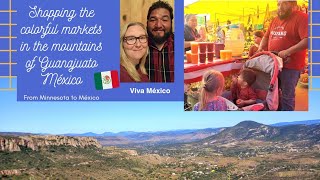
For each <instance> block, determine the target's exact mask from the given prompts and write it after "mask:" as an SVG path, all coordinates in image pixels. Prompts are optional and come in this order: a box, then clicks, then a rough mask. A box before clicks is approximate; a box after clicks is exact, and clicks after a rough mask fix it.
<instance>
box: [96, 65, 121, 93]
mask: <svg viewBox="0 0 320 180" xmlns="http://www.w3.org/2000/svg"><path fill="white" fill-rule="evenodd" d="M94 81H95V84H96V89H97V90H103V89H112V88H117V87H119V78H118V71H116V70H114V71H104V72H98V73H94Z"/></svg>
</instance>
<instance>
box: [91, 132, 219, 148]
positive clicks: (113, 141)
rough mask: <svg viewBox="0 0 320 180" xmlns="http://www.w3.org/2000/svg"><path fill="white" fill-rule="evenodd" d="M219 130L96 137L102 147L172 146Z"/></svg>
mask: <svg viewBox="0 0 320 180" xmlns="http://www.w3.org/2000/svg"><path fill="white" fill-rule="evenodd" d="M220 130H221V128H216V129H212V128H207V129H195V130H175V131H159V132H120V133H115V134H113V135H108V136H97V137H96V138H97V140H98V141H99V142H100V143H101V144H102V145H103V146H113V145H116V146H121V145H133V144H149V145H153V144H173V143H186V142H194V141H198V140H201V139H203V138H206V137H208V136H211V135H214V134H216V133H218V132H220Z"/></svg>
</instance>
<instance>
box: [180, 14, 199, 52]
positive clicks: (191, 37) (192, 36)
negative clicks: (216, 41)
mask: <svg viewBox="0 0 320 180" xmlns="http://www.w3.org/2000/svg"><path fill="white" fill-rule="evenodd" d="M197 26H198V22H197V17H196V15H195V14H187V15H186V16H185V26H184V50H185V51H188V50H190V47H191V44H190V42H201V41H203V39H202V37H201V36H200V34H199V33H198V31H197V29H196V27H197Z"/></svg>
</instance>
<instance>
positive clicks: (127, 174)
mask: <svg viewBox="0 0 320 180" xmlns="http://www.w3.org/2000/svg"><path fill="white" fill-rule="evenodd" d="M200 132H201V130H197V133H194V132H190V131H183V132H178V133H175V132H163V134H161V133H146V134H144V135H143V133H134V132H130V133H125V136H126V137H127V138H128V137H131V138H134V139H135V141H134V143H131V144H130V142H129V143H128V146H127V147H125V148H119V147H115V146H108V147H101V145H100V144H99V143H98V141H97V140H95V139H93V138H92V137H69V136H40V135H27V134H19V135H15V136H14V135H13V134H10V135H8V134H5V135H0V147H1V151H0V157H1V158H0V179H139V180H140V179H248V180H249V179H250V180H251V179H287V180H292V179H319V177H320V141H319V139H320V138H319V137H320V126H319V124H318V123H316V124H312V123H311V124H308V125H304V124H301V123H300V124H284V125H280V126H279V125H277V126H270V125H264V124H260V123H256V122H253V121H244V122H241V123H239V124H237V125H235V126H233V127H228V128H221V129H220V130H219V132H217V133H213V134H212V135H210V136H204V138H203V139H200V140H198V141H191V142H185V141H184V138H181V140H182V141H172V139H173V138H174V137H175V136H176V137H184V136H185V135H190V134H199V133H200ZM202 132H206V133H207V134H208V132H209V131H208V130H205V131H202ZM0 134H1V133H0ZM90 135H93V134H90ZM169 136H171V138H168V139H169V142H179V143H162V144H154V143H149V142H154V141H149V140H151V139H158V138H159V137H162V138H163V139H166V138H164V137H169ZM113 137H114V136H113ZM139 139H140V143H137V142H139V141H138V140H139ZM177 139H179V138H177ZM104 140H106V139H104ZM114 140H115V141H116V139H114ZM183 142H184V143H183Z"/></svg>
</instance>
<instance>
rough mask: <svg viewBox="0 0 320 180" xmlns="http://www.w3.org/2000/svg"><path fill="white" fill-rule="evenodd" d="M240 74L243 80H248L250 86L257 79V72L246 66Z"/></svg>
mask: <svg viewBox="0 0 320 180" xmlns="http://www.w3.org/2000/svg"><path fill="white" fill-rule="evenodd" d="M240 74H241V76H242V79H243V81H245V82H247V83H248V85H249V86H251V85H252V84H253V83H254V82H255V81H256V73H255V72H254V71H253V70H252V69H248V68H244V69H242V71H241V73H240Z"/></svg>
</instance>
